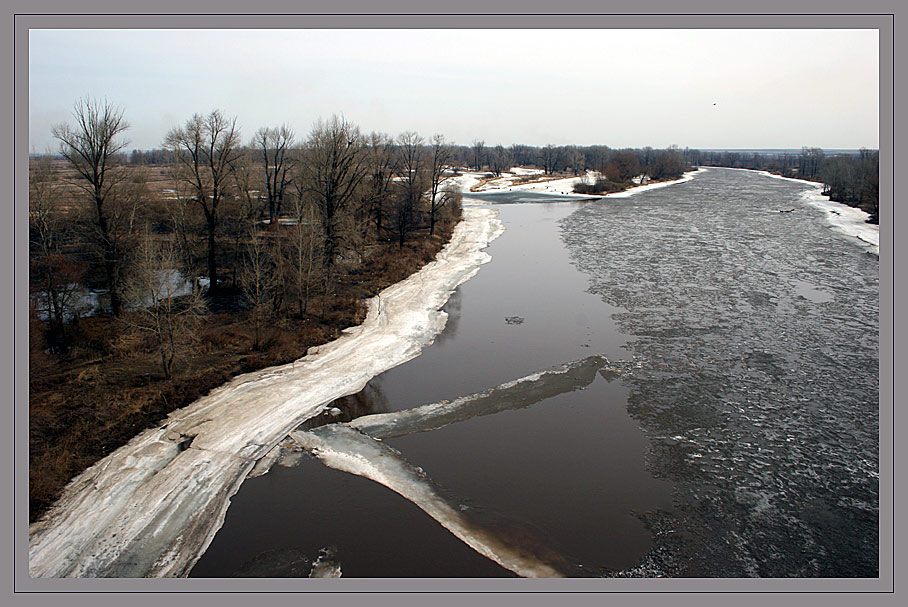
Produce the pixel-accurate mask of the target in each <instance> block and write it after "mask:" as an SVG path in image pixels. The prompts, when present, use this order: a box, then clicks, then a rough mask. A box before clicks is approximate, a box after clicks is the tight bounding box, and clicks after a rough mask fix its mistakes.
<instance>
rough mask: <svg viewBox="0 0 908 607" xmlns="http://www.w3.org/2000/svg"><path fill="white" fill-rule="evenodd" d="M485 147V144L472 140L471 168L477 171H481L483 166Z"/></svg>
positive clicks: (479, 140)
mask: <svg viewBox="0 0 908 607" xmlns="http://www.w3.org/2000/svg"><path fill="white" fill-rule="evenodd" d="M485 145H486V142H485V141H482V140H481V139H474V140H473V166H474V167H475V168H476V170H477V171H481V170H482V165H483V164H485Z"/></svg>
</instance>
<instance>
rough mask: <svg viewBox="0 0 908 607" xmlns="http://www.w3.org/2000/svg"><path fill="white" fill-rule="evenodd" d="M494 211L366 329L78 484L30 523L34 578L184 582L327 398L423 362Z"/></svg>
mask: <svg viewBox="0 0 908 607" xmlns="http://www.w3.org/2000/svg"><path fill="white" fill-rule="evenodd" d="M502 229H503V228H502V225H501V223H500V222H499V221H498V220H497V219H496V214H495V212H494V211H491V210H488V209H466V210H465V211H464V220H463V221H462V222H461V223H460V224H459V225H458V227H457V228H456V230H455V232H454V235H453V236H452V238H451V242H450V243H449V244H448V245H447V246H446V247H445V248H444V249H443V250H442V251H441V253H439V255H438V256H437V258H436V260H435V261H434V262H432V263H430V264H428V265H427V266H425V267H424V268H423V269H422V270H420V271H419V272H418V273H417V274H415V275H413V276H412V277H410V278H409V279H407V280H405V281H403V282H401V283H398V284H396V285H393V286H391V287H389V288H388V289H385V290H384V291H382V293H381V294H379V295H378V296H376V297H375V298H373V299H372V300H370V302H369V312H368V315H367V317H366V320H365V321H364V323H363V324H362V325H360V326H358V327H353V328H351V329H349V330H347V332H346V334H345V335H344V336H343V337H341V338H340V339H338V340H336V341H334V342H331V343H330V344H326V345H324V346H321V347H319V348H313V349H312V351H310V353H309V355H308V356H306V357H304V358H303V359H300V360H299V361H296V362H294V363H290V364H288V365H283V366H280V367H273V368H270V369H265V370H262V371H258V372H255V373H249V374H247V375H243V376H240V377H238V378H236V379H234V380H233V381H231V382H230V383H228V384H226V385H225V386H222V387H221V388H218V389H216V390H214V391H212V392H211V393H210V394H209V395H207V396H205V397H204V398H202V399H199V400H198V401H196V402H195V403H194V404H192V405H190V406H189V407H186V408H184V409H181V410H179V411H176V412H174V413H172V414H171V415H170V416H169V417H168V419H167V420H166V422H165V423H164V424H162V425H161V426H160V427H157V428H153V429H150V430H147V431H145V432H143V433H142V434H140V435H139V436H137V437H136V438H135V439H133V440H132V441H130V443H128V444H127V445H125V446H124V447H122V448H120V449H118V450H117V451H115V452H114V453H112V454H111V455H110V456H108V457H106V458H105V459H103V460H101V461H99V462H98V463H96V464H95V465H94V466H92V467H91V468H89V469H88V470H86V471H85V472H84V473H82V474H81V475H79V476H78V477H76V478H75V479H74V480H73V481H72V482H71V483H70V485H69V486H68V487H67V489H66V490H65V492H64V494H63V496H62V497H61V499H60V500H59V501H58V502H57V504H55V506H54V507H53V508H52V509H51V510H50V512H48V514H47V515H46V516H45V517H44V518H43V519H42V520H41V521H39V522H37V523H35V524H33V525H32V526H31V527H30V530H29V531H30V540H29V573H30V574H31V576H33V577H140V576H154V577H167V576H181V575H184V574H186V573H187V572H188V571H189V570H190V569H191V567H192V565H193V564H194V563H195V561H196V560H197V559H198V557H199V556H200V555H201V554H202V553H203V552H204V550H205V548H206V547H207V545H208V543H209V542H210V541H211V538H212V537H213V536H214V533H215V532H216V531H217V529H218V528H219V526H220V524H221V522H222V521H223V518H224V515H225V512H226V509H227V506H228V504H229V500H230V497H231V496H232V495H233V494H234V493H235V492H236V491H237V489H238V488H239V485H240V483H242V481H243V479H244V478H245V477H246V475H247V474H248V473H249V471H250V470H251V469H252V467H253V466H254V465H255V463H256V461H257V460H259V459H261V458H262V457H264V456H265V455H266V454H268V452H269V451H271V450H272V449H273V448H274V446H275V445H276V444H277V443H278V442H279V441H280V440H281V439H283V438H284V437H285V436H287V434H288V433H289V432H290V431H291V430H292V429H293V428H295V427H296V426H298V425H299V424H300V423H302V422H303V421H304V420H306V419H308V418H309V417H312V416H313V415H315V414H317V413H318V412H319V411H321V409H322V408H323V407H324V406H325V405H326V404H327V403H329V402H331V401H333V400H335V399H337V398H339V397H341V396H345V395H348V394H353V393H355V392H357V391H359V390H360V389H361V388H362V387H363V386H364V385H365V384H366V383H367V382H368V381H369V379H371V378H372V377H374V376H375V375H377V374H379V373H381V372H383V371H385V370H387V369H390V368H392V367H394V366H396V365H399V364H401V363H403V362H405V361H407V360H410V359H412V358H413V357H415V356H417V355H418V354H419V352H420V350H421V349H422V348H423V347H425V346H426V345H428V344H429V343H431V342H432V341H433V339H434V338H435V336H436V335H437V334H438V333H439V332H441V330H442V329H443V328H444V325H445V322H446V319H447V315H446V314H445V313H444V312H442V311H441V307H442V306H443V305H444V304H445V302H446V301H447V300H448V298H449V297H450V295H451V293H452V292H453V290H454V289H455V288H456V287H457V286H458V285H459V284H461V283H462V282H464V281H466V280H467V279H469V278H470V277H471V276H473V275H474V274H475V273H476V272H477V271H478V270H479V267H480V265H482V264H483V263H486V262H487V261H489V259H490V257H489V256H488V255H487V254H486V253H484V252H482V249H483V248H484V247H486V246H487V245H488V244H489V242H491V241H492V240H494V239H495V238H496V237H497V236H498V235H499V234H500V233H501V231H502Z"/></svg>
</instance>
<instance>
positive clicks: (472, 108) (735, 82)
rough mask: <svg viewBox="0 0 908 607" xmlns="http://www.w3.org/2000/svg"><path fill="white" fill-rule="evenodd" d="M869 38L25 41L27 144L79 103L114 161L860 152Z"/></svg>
mask: <svg viewBox="0 0 908 607" xmlns="http://www.w3.org/2000/svg"><path fill="white" fill-rule="evenodd" d="M878 45H879V37H878V32H877V31H876V30H791V29H778V30H753V29H750V30H747V29H742V30H690V29H653V30H627V29H624V30H621V29H617V30H605V29H590V30H576V29H570V30H487V29H482V30H453V29H447V30H445V29H436V30H419V29H416V30H412V29H411V30H377V29H376V30H242V29H235V30H151V29H143V30H31V31H30V34H29V95H30V101H29V112H30V114H29V127H30V138H29V143H30V147H31V150H32V151H37V152H43V151H46V150H47V149H54V148H56V144H55V143H54V140H53V139H52V137H51V135H50V128H51V125H52V124H54V123H57V122H61V121H69V120H70V119H71V112H72V106H73V103H74V102H75V101H76V100H77V99H79V98H80V97H85V96H91V97H96V98H102V99H107V100H108V101H109V102H111V103H113V104H116V105H118V106H120V107H122V108H123V109H124V110H125V114H126V118H127V120H128V121H129V123H130V124H131V128H130V129H129V131H128V139H129V141H130V144H129V146H128V147H129V148H140V149H148V148H155V147H160V146H161V143H162V140H163V138H164V135H165V133H166V132H167V130H168V129H170V128H171V127H174V126H177V125H179V124H182V123H183V122H185V121H186V119H187V118H189V117H190V116H191V115H192V114H193V113H206V112H209V111H210V110H212V109H215V108H219V109H221V110H223V111H224V112H226V113H227V114H228V115H230V116H237V118H238V123H239V125H240V127H241V129H242V132H243V138H244V140H249V139H250V138H251V137H252V135H253V133H254V132H255V130H256V129H257V128H259V127H261V126H274V125H278V124H281V123H289V124H290V125H292V126H293V127H294V129H295V130H296V131H297V133H299V134H300V135H301V136H304V135H305V134H306V133H308V131H309V130H310V128H311V127H312V124H313V123H314V122H315V121H316V120H317V119H318V118H320V117H321V118H328V117H329V116H331V115H332V114H343V115H344V116H345V117H346V118H347V119H348V120H350V121H352V122H354V123H356V124H357V125H359V126H360V128H361V129H362V130H363V131H365V132H370V131H381V132H386V133H390V134H392V135H396V134H398V133H400V132H402V131H407V130H412V131H417V132H419V133H420V134H422V135H424V136H427V137H428V136H430V135H432V134H434V133H442V134H444V135H445V136H446V137H447V138H448V140H449V141H454V142H456V143H460V144H467V145H468V144H470V142H471V141H472V140H473V139H483V140H485V142H486V143H487V144H489V145H495V144H498V143H501V144H503V145H506V146H507V145H510V144H512V143H526V144H530V145H545V144H548V143H552V144H555V145H562V144H570V143H573V144H578V145H589V144H605V145H608V146H611V147H642V146H647V145H650V146H653V147H665V146H668V145H671V144H676V145H679V146H681V147H691V148H800V147H802V146H817V147H823V148H859V147H869V148H876V147H878V146H879V58H878V53H879V48H878Z"/></svg>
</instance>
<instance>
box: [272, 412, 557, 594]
mask: <svg viewBox="0 0 908 607" xmlns="http://www.w3.org/2000/svg"><path fill="white" fill-rule="evenodd" d="M290 436H291V437H292V438H293V440H294V441H295V442H296V443H297V444H299V445H300V446H301V447H303V448H305V449H307V450H309V451H310V452H312V453H313V454H314V455H316V457H318V458H319V459H320V460H321V461H322V462H323V463H324V464H325V465H326V466H328V467H330V468H334V469H336V470H341V471H344V472H349V473H351V474H356V475H359V476H363V477H365V478H368V479H370V480H373V481H375V482H377V483H380V484H382V485H384V486H386V487H388V488H389V489H391V490H392V491H394V492H396V493H398V494H400V495H401V496H403V497H405V498H406V499H408V500H410V501H411V502H413V503H414V504H416V505H417V506H419V507H420V508H421V509H422V510H423V511H424V512H425V513H426V514H428V515H429V516H431V517H432V518H434V519H435V520H436V521H438V522H439V523H440V524H441V525H442V526H443V527H445V529H447V530H448V531H450V532H451V533H453V534H454V535H455V536H457V537H458V538H459V539H460V540H462V541H463V542H464V543H466V544H467V545H468V546H470V547H471V548H472V549H473V550H475V551H476V552H478V553H480V554H482V555H483V556H485V557H487V558H490V559H492V560H493V561H495V562H496V563H498V564H499V565H501V566H502V567H505V568H506V569H509V570H511V571H513V572H514V573H516V574H517V575H520V576H522V577H565V573H564V571H565V570H566V568H567V561H566V560H564V559H559V557H557V556H549V557H548V558H547V559H545V560H543V559H541V558H539V557H538V556H537V554H536V552H537V551H536V550H534V549H531V548H528V547H526V546H523V545H522V544H521V543H518V542H517V541H516V539H517V538H514V539H513V540H512V539H508V538H503V537H499V536H498V535H497V534H495V533H493V532H491V531H490V530H488V529H486V528H484V527H482V526H481V525H478V524H476V523H474V522H472V521H471V520H470V519H469V517H468V516H467V515H465V514H464V511H462V510H461V509H460V508H459V507H458V506H457V505H456V504H452V503H450V502H448V500H446V499H445V498H444V497H442V496H441V495H440V493H439V491H438V490H437V488H436V487H435V485H434V484H433V483H432V481H431V480H430V479H429V478H428V477H427V476H426V475H425V473H424V472H423V471H422V470H420V469H419V468H416V467H414V466H413V465H412V464H410V463H409V462H408V461H407V460H406V459H405V458H404V457H403V456H402V455H401V454H400V453H399V452H397V451H395V450H394V449H392V448H391V447H389V446H388V445H386V444H384V443H382V442H379V441H377V440H375V439H374V438H371V437H369V436H366V435H365V434H363V433H361V432H359V431H357V430H355V429H353V428H350V427H349V426H347V425H345V424H331V425H329V426H322V427H320V428H316V429H314V430H310V431H307V432H293V433H292V434H291V435H290Z"/></svg>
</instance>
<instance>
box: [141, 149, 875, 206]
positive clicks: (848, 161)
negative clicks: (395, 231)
mask: <svg viewBox="0 0 908 607" xmlns="http://www.w3.org/2000/svg"><path fill="white" fill-rule="evenodd" d="M449 149H450V152H451V156H450V162H451V163H452V165H455V166H459V167H464V168H469V169H472V170H476V171H482V170H487V171H489V172H490V173H492V174H495V175H500V174H501V173H502V172H503V171H507V170H508V169H509V168H510V167H511V166H523V167H529V166H535V167H538V168H540V169H542V170H543V172H544V173H545V174H546V175H552V174H555V173H562V174H563V173H567V174H572V175H577V176H579V175H584V174H586V172H587V171H596V172H598V173H599V174H600V177H599V178H598V179H597V180H596V181H595V183H587V182H585V183H582V184H579V185H578V187H577V189H576V191H578V192H581V193H603V192H609V191H618V190H621V189H624V188H625V187H627V185H628V184H629V183H630V181H631V179H633V178H637V177H640V178H642V179H644V180H664V179H674V178H677V177H679V176H680V175H681V174H682V173H684V172H685V171H688V170H690V169H691V168H693V167H696V166H722V167H731V168H743V169H755V170H762V171H769V172H772V173H776V174H779V175H782V176H785V177H792V178H797V179H806V180H809V181H816V182H820V183H823V185H824V191H823V193H824V194H825V195H827V196H829V197H830V198H831V199H832V200H835V201H837V202H843V203H845V204H848V205H851V206H855V207H858V208H861V209H863V210H864V211H866V212H868V213H869V214H870V216H871V217H870V219H869V220H868V222H869V223H879V151H877V150H869V149H861V150H857V151H854V152H843V151H836V152H832V153H829V154H827V153H825V152H824V151H823V150H822V149H820V148H815V147H805V148H802V149H801V150H800V151H793V150H781V151H760V152H736V151H712V150H698V149H691V148H683V149H682V148H679V147H677V146H670V147H668V148H665V149H654V148H652V147H643V148H622V149H616V148H610V147H609V146H606V145H591V146H577V145H564V146H555V145H546V146H541V147H540V146H531V145H524V144H514V145H511V146H508V147H505V146H503V145H495V146H489V145H486V143H485V142H484V141H482V140H474V141H473V142H472V144H471V145H450V147H449ZM169 159H170V154H169V152H168V151H167V150H165V149H155V150H145V151H142V150H133V151H132V152H131V154H129V162H130V163H132V164H144V165H165V164H167V163H168V162H169Z"/></svg>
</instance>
